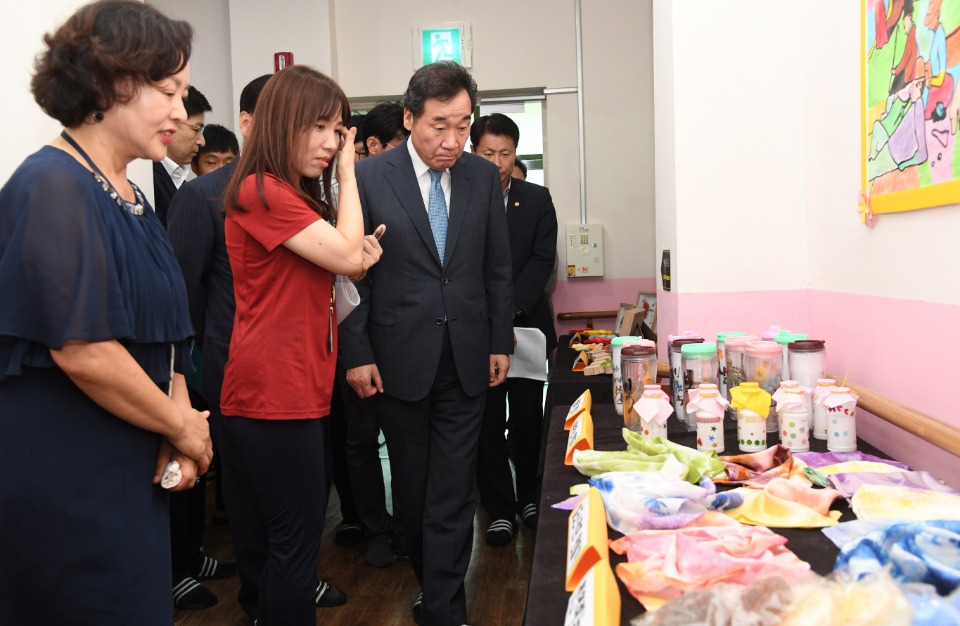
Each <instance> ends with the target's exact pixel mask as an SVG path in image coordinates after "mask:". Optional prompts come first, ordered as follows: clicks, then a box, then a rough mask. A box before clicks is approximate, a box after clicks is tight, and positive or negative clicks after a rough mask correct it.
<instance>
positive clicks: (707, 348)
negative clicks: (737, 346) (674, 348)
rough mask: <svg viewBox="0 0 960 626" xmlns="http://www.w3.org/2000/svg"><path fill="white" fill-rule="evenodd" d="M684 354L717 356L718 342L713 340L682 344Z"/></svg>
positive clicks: (681, 352)
mask: <svg viewBox="0 0 960 626" xmlns="http://www.w3.org/2000/svg"><path fill="white" fill-rule="evenodd" d="M680 354H682V355H683V356H717V344H715V343H713V342H712V341H704V342H703V343H688V344H684V345H682V346H680Z"/></svg>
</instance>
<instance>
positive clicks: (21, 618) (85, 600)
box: [0, 0, 211, 626]
mask: <svg viewBox="0 0 960 626" xmlns="http://www.w3.org/2000/svg"><path fill="white" fill-rule="evenodd" d="M192 35H193V33H192V29H191V27H190V25H189V24H187V23H186V22H180V21H173V20H170V19H168V18H166V17H165V16H163V15H162V14H161V13H159V12H158V11H157V10H156V9H153V8H151V7H150V6H149V5H145V4H142V3H140V2H135V1H129V0H107V1H103V2H97V3H93V4H90V5H87V6H84V7H82V8H80V9H79V10H78V11H77V12H76V13H75V14H74V15H73V16H71V17H70V18H69V19H68V20H67V22H66V23H65V24H63V25H62V26H61V27H60V28H59V29H57V30H56V31H55V32H53V33H52V34H48V35H47V36H46V37H45V38H44V43H45V49H44V51H43V52H42V53H41V54H40V56H39V57H38V58H37V62H36V68H35V73H34V76H33V80H32V83H31V90H32V92H33V95H34V98H35V100H36V101H37V103H38V104H39V105H40V108H41V109H43V111H44V112H45V113H47V114H48V115H50V116H51V117H53V118H55V119H57V120H58V121H59V122H60V123H61V124H62V125H63V126H64V131H63V133H61V135H60V136H58V137H56V138H55V139H54V140H53V141H52V142H51V143H50V144H49V145H46V146H44V147H42V148H40V150H38V151H37V152H35V153H34V154H33V155H31V156H29V157H27V159H26V160H25V161H24V162H23V163H22V164H21V165H20V167H19V168H18V169H17V171H16V172H15V173H14V174H13V176H12V177H11V178H10V180H9V181H7V183H6V184H5V185H4V186H3V189H2V190H0V293H2V294H3V296H2V297H0V407H2V408H0V471H2V472H3V479H2V480H0V624H91V625H92V624H96V625H98V626H104V625H121V624H123V625H130V624H137V625H138V626H151V625H154V624H156V625H157V626H169V625H170V624H171V623H172V622H173V608H172V598H171V595H170V545H169V541H170V539H169V522H168V518H167V510H166V507H167V498H166V492H165V491H164V490H163V489H162V488H161V487H160V485H159V483H160V479H161V476H162V473H163V470H164V468H165V467H166V466H167V465H168V463H169V462H170V461H171V460H176V461H178V463H179V465H180V468H181V469H180V471H181V473H182V478H181V480H180V481H179V483H178V484H176V485H175V486H173V487H172V489H187V488H190V487H191V486H193V484H194V480H195V477H196V476H197V475H198V474H200V473H202V472H204V471H206V469H207V465H208V463H209V460H210V456H211V447H210V436H209V429H208V426H207V422H206V414H205V413H199V412H197V411H195V410H193V409H192V408H191V406H190V401H189V399H188V396H187V390H186V385H185V383H184V379H183V375H182V372H183V371H189V368H190V365H189V351H190V343H189V341H190V338H191V336H192V335H193V329H192V327H191V325H190V316H189V313H188V310H187V299H186V292H185V289H184V286H183V279H182V277H181V274H180V270H179V267H178V265H177V261H176V259H175V258H174V256H173V252H172V249H171V246H170V243H169V240H168V239H167V236H166V233H165V232H164V230H163V227H162V226H161V224H160V221H159V220H158V219H157V217H156V215H155V214H154V212H153V210H152V209H151V208H150V207H149V205H147V203H146V201H145V200H144V198H143V196H142V194H141V193H140V190H139V189H137V187H136V186H135V185H133V184H132V183H130V182H129V181H128V180H127V175H126V171H127V165H128V164H129V163H130V162H131V161H132V160H134V159H136V158H144V159H150V160H160V159H162V158H163V157H164V156H165V155H166V149H167V146H168V145H169V144H170V141H171V136H172V135H173V133H174V132H175V131H176V129H177V128H178V125H179V124H181V123H182V122H183V121H184V119H185V118H186V112H185V111H184V108H183V102H182V99H183V97H184V95H185V93H186V90H187V87H188V85H189V66H188V61H189V57H190V47H191V39H192Z"/></svg>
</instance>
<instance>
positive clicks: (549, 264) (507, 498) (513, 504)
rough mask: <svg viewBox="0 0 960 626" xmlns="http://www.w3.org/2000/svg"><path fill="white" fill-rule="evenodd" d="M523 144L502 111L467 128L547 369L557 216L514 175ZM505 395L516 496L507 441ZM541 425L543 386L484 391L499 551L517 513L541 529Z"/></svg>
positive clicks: (524, 382) (524, 383) (482, 481)
mask: <svg viewBox="0 0 960 626" xmlns="http://www.w3.org/2000/svg"><path fill="white" fill-rule="evenodd" d="M519 142H520V129H519V128H518V127H517V125H516V123H515V122H514V121H513V120H512V119H510V118H509V117H507V116H506V115H503V114H501V113H494V114H493V115H484V116H483V117H481V118H479V119H477V120H476V121H475V122H474V123H473V126H472V127H471V129H470V143H471V144H472V145H471V148H472V150H473V152H474V153H476V154H478V155H480V156H481V157H483V158H484V159H486V160H488V161H490V162H491V163H493V164H494V165H496V166H497V169H498V170H500V183H501V187H502V189H503V204H504V209H505V210H506V213H507V226H508V229H509V231H510V253H511V257H512V259H513V325H514V327H524V328H537V329H539V330H540V331H541V332H542V333H543V334H544V336H545V337H546V353H545V354H544V366H545V364H546V358H547V356H548V355H549V354H550V352H551V351H552V350H553V349H554V348H555V347H556V345H557V333H556V331H555V330H554V326H553V316H552V314H551V313H550V298H549V296H547V295H546V292H545V287H546V285H547V282H548V280H549V279H550V275H551V273H552V272H553V267H554V262H555V261H556V257H557V211H556V209H554V207H553V200H552V199H551V198H550V191H549V190H548V189H547V188H546V187H541V186H540V185H535V184H533V183H528V182H525V181H522V180H518V179H515V178H513V169H514V165H515V162H516V157H517V145H518V144H519ZM508 398H509V402H510V441H511V443H512V446H513V459H514V466H515V468H516V473H517V489H516V492H514V489H513V478H512V476H511V475H510V460H509V458H508V454H507V442H506V439H504V436H503V431H504V429H505V428H506V420H507V414H506V402H507V399H508ZM542 420H543V381H540V380H532V379H529V378H509V379H507V382H506V384H505V385H502V386H500V387H498V388H496V389H491V390H490V391H489V393H487V405H486V408H485V409H484V416H483V427H482V429H481V434H480V459H479V472H478V474H477V484H478V486H479V488H480V502H481V503H482V504H483V507H484V508H485V509H487V513H489V514H490V519H491V523H490V526H489V527H488V529H487V532H486V535H485V539H486V542H487V543H488V544H489V545H492V546H497V547H500V546H505V545H507V544H508V543H509V542H510V539H511V538H513V534H514V532H515V531H516V525H515V524H514V517H515V516H516V514H517V513H519V514H520V517H521V519H522V520H523V523H524V524H525V525H526V526H527V527H529V528H535V527H536V524H537V503H536V502H537V461H538V460H539V458H540V433H541V427H542V424H541V422H542Z"/></svg>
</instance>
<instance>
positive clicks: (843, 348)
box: [658, 291, 960, 488]
mask: <svg viewBox="0 0 960 626" xmlns="http://www.w3.org/2000/svg"><path fill="white" fill-rule="evenodd" d="M658 306H659V314H658V325H659V330H660V333H659V334H660V336H661V337H666V335H667V334H668V333H672V334H676V332H677V331H678V330H681V331H682V330H693V331H697V332H698V333H701V334H703V335H704V336H706V337H713V336H715V335H716V333H717V332H723V331H728V330H740V331H746V332H759V331H761V330H763V329H765V328H767V327H768V326H770V325H771V324H779V325H780V326H782V327H784V328H787V329H789V330H792V331H795V332H804V333H807V334H808V335H809V336H810V337H811V338H814V339H823V340H825V341H826V342H827V368H828V369H829V370H830V371H831V372H833V373H834V374H836V375H837V376H849V378H850V380H851V381H855V382H856V383H857V384H859V385H863V386H864V387H867V388H869V389H871V390H873V391H876V392H877V393H880V394H882V395H884V396H886V397H888V398H890V399H891V400H894V401H895V402H899V403H900V404H903V405H905V406H907V407H910V408H912V409H915V410H917V411H920V412H921V413H926V414H927V415H930V416H932V417H934V418H936V419H940V420H942V421H944V422H946V423H948V424H951V425H953V426H956V427H958V428H960V411H958V410H957V407H958V404H960V402H957V401H956V400H955V399H954V398H956V397H957V393H958V390H957V385H956V383H955V381H957V379H958V378H960V306H951V305H943V304H934V303H930V302H922V301H916V300H899V299H895V298H879V297H874V296H860V295H855V294H849V293H836V292H826V291H770V292H743V293H714V294H662V293H661V294H660V297H659V299H658ZM662 345H663V343H662V342H661V347H662ZM662 354H663V352H662V349H661V355H662ZM661 360H663V357H662V356H661ZM858 425H859V427H858V434H859V435H860V436H861V437H863V438H864V439H865V440H867V441H868V442H870V443H871V444H873V445H874V446H876V447H877V448H879V449H881V450H883V451H884V452H886V453H888V454H890V455H891V456H893V457H895V458H897V459H900V460H902V461H904V462H906V463H909V464H910V465H912V466H914V467H915V468H917V469H925V470H928V471H930V472H932V473H933V474H935V475H936V476H937V477H939V478H940V479H943V480H946V481H947V482H948V483H950V484H951V485H952V486H954V487H957V488H960V457H956V456H954V455H952V454H949V453H947V452H944V451H943V450H941V449H939V448H937V447H935V446H932V445H930V444H927V443H926V442H924V441H923V440H921V439H919V438H917V437H914V436H913V435H910V434H908V433H906V432H904V431H902V430H900V429H899V428H896V427H894V426H892V425H890V424H888V423H887V422H884V421H883V420H880V419H879V418H876V417H875V416H872V415H870V414H868V413H865V412H863V413H861V418H860V420H859V422H858Z"/></svg>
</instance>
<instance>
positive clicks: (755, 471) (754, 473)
mask: <svg viewBox="0 0 960 626" xmlns="http://www.w3.org/2000/svg"><path fill="white" fill-rule="evenodd" d="M720 460H721V461H723V463H724V465H726V473H727V477H726V478H714V479H713V482H715V483H726V484H735V485H736V484H739V485H744V486H747V487H763V486H764V485H766V484H767V483H769V482H770V481H771V480H773V479H774V478H789V479H792V480H797V481H799V482H802V483H804V484H806V485H809V484H810V480H809V479H808V478H807V477H806V476H805V475H804V474H803V468H804V467H806V464H805V463H804V462H803V461H801V460H800V459H798V458H797V457H795V456H794V455H793V454H791V453H790V450H788V449H787V448H784V447H783V446H781V445H779V444H778V445H775V446H771V447H769V448H767V449H766V450H764V451H762V452H751V453H750V454H737V455H733V456H721V457H720Z"/></svg>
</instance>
